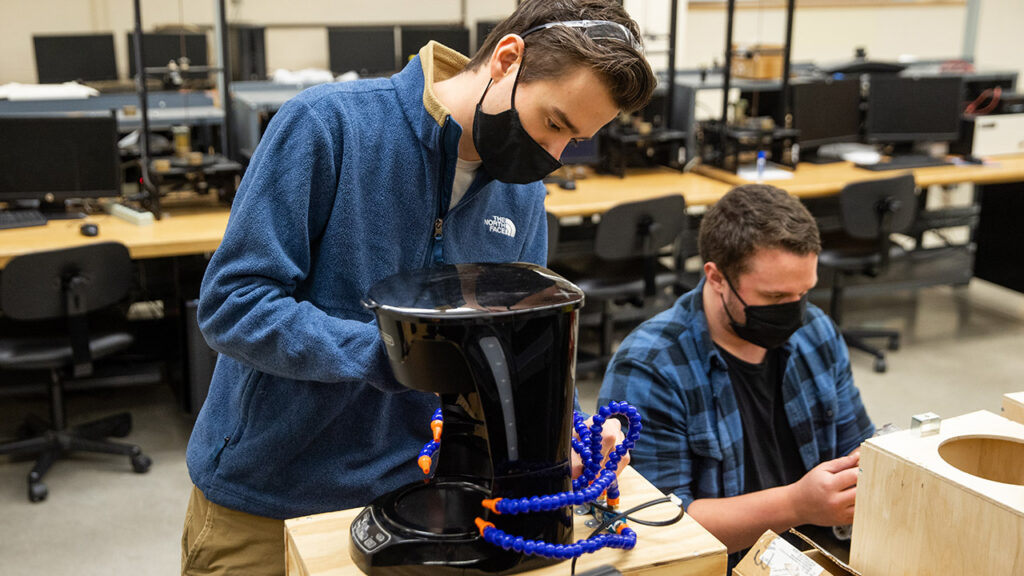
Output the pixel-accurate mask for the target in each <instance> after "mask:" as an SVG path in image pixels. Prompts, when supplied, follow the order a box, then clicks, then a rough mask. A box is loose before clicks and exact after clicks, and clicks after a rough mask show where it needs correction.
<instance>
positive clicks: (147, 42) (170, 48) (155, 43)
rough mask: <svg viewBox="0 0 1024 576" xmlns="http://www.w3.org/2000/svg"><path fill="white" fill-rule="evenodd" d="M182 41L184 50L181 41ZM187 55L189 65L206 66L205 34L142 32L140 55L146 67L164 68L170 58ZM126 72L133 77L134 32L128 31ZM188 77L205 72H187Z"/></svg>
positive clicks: (203, 75) (204, 75) (204, 74)
mask: <svg viewBox="0 0 1024 576" xmlns="http://www.w3.org/2000/svg"><path fill="white" fill-rule="evenodd" d="M183 42H184V52H183V51H182V48H183V46H182V43H183ZM182 56H187V57H188V60H189V65H191V66H207V65H208V60H207V55H206V34H184V35H181V34H174V33H167V34H157V33H150V32H144V33H143V34H142V57H143V58H145V60H146V62H145V67H146V68H165V67H167V63H168V62H170V61H171V60H178V59H179V58H181V57H182ZM128 74H129V75H130V76H132V77H133V78H134V77H135V44H134V34H132V33H131V32H129V33H128ZM187 76H188V77H197V76H202V77H206V76H207V74H206V73H205V72H202V73H192V74H188V75H187Z"/></svg>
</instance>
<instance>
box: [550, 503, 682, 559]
mask: <svg viewBox="0 0 1024 576" xmlns="http://www.w3.org/2000/svg"><path fill="white" fill-rule="evenodd" d="M667 502H671V503H673V504H676V505H677V506H679V513H678V514H676V516H675V518H672V519H670V520H639V519H637V518H632V517H630V515H631V514H636V513H637V512H639V511H641V510H643V509H645V508H650V507H652V506H657V505H658V504H665V503H667ZM590 505H591V506H593V507H594V508H597V509H598V510H601V511H602V512H607V513H610V514H611V513H615V510H613V509H612V508H609V507H607V506H605V505H603V504H598V503H596V502H592V503H591V504H590ZM684 515H685V512H684V511H683V507H682V502H679V498H678V497H676V496H665V497H663V498H657V499H655V500H649V501H647V502H644V503H643V504H638V505H636V506H634V507H632V508H630V509H629V510H626V511H625V512H619V513H617V514H615V515H614V516H611V517H609V518H606V519H605V520H604V521H603V522H601V524H600V525H598V527H597V528H595V529H594V531H593V532H591V533H590V535H589V536H587V539H588V540H589V539H590V538H593V537H594V536H596V535H597V534H599V533H601V532H603V531H604V530H607V529H608V527H609V526H611V525H612V524H614V523H616V522H618V521H619V520H622V519H623V518H625V519H626V521H628V522H633V523H634V524H640V525H641V526H670V525H672V524H675V523H676V522H679V521H680V520H682V519H683V516H684ZM577 559H578V557H576V558H573V559H572V567H571V569H570V571H569V574H571V575H575V574H576V560H577Z"/></svg>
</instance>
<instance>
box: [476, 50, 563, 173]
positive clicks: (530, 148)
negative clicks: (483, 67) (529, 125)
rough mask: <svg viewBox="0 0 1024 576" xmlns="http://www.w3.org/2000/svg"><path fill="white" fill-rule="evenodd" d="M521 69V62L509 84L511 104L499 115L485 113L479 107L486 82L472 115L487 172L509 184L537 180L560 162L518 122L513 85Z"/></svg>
mask: <svg viewBox="0 0 1024 576" xmlns="http://www.w3.org/2000/svg"><path fill="white" fill-rule="evenodd" d="M522 70H523V64H522V62H520V64H519V70H518V71H516V79H515V81H514V82H513V83H512V107H511V108H509V109H508V110H505V111H504V112H499V113H498V114H486V113H485V112H483V110H481V108H480V107H481V106H482V105H483V102H484V96H486V95H487V91H488V90H490V88H491V81H490V80H489V81H488V82H487V88H484V93H483V95H481V96H480V101H479V102H477V104H476V114H475V115H474V116H473V145H474V146H476V152H477V154H479V155H480V160H481V161H483V164H484V169H486V170H487V173H488V174H490V175H491V176H493V177H494V178H496V179H497V180H500V181H502V182H505V183H508V184H528V183H530V182H536V181H537V180H540V179H541V178H544V177H545V176H547V175H548V174H551V173H552V172H554V171H555V170H557V169H558V168H559V167H560V166H561V165H562V163H561V162H559V161H558V160H557V159H556V158H555V157H554V156H552V155H551V154H548V151H547V150H545V149H544V147H543V146H541V145H540V144H537V141H536V140H534V139H533V138H531V137H530V134H529V133H527V132H526V129H525V128H523V124H522V123H521V122H520V121H519V112H517V111H516V86H517V85H518V84H519V73H520V72H522Z"/></svg>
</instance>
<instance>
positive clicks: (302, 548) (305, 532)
mask: <svg viewBox="0 0 1024 576" xmlns="http://www.w3.org/2000/svg"><path fill="white" fill-rule="evenodd" d="M619 487H620V489H621V491H622V503H621V507H622V509H623V510H625V509H628V508H631V507H633V506H636V505H637V504H642V503H644V502H647V501H648V500H653V499H656V498H661V497H662V496H663V494H662V493H661V492H659V491H658V489H657V488H655V487H654V486H652V485H651V484H650V483H649V482H648V481H647V480H646V479H645V478H644V477H643V476H641V475H640V474H639V473H637V472H636V471H635V470H633V469H632V468H628V467H627V468H626V469H625V470H624V471H623V473H622V475H621V476H620V478H619ZM678 510H679V509H678V508H676V507H675V506H673V505H672V504H659V505H658V506H654V507H652V508H648V509H646V510H644V511H642V512H640V513H638V514H637V516H638V517H639V518H644V519H651V520H657V519H667V518H671V517H673V516H674V515H675V514H676V513H677V512H678ZM361 511H362V509H352V510H344V511H341V512H328V513H326V514H317V515H315V516H305V517H302V518H293V519H291V520H285V523H284V532H285V564H286V566H287V574H288V576H300V575H301V576H314V575H315V576H361V575H362V572H361V571H360V570H359V568H357V567H356V565H355V564H353V563H352V560H351V558H349V555H348V545H349V524H350V523H351V522H352V520H353V519H354V518H355V517H356V515H357V514H359V512H361ZM587 518H591V517H590V516H586V517H583V516H577V517H576V524H575V526H574V533H575V538H576V539H577V540H579V539H580V538H584V537H586V536H587V535H588V534H590V532H591V529H590V528H587V527H586V526H585V525H584V522H585V521H586V519H587ZM630 527H631V528H633V530H635V531H636V534H637V544H636V547H635V548H634V549H633V550H630V551H626V550H611V549H607V548H606V549H604V550H600V551H598V552H595V553H594V554H584V555H583V556H581V557H580V559H579V561H577V563H576V573H577V574H579V573H581V572H586V571H587V570H590V569H592V568H596V567H598V566H602V565H607V564H610V565H612V566H615V567H616V568H618V569H619V571H620V572H622V573H623V574H635V575H639V574H643V576H654V575H657V574H665V575H669V574H673V575H692V576H724V575H725V571H726V565H727V563H728V559H727V557H726V550H725V545H723V544H722V543H721V542H719V541H718V540H717V539H716V538H715V537H714V536H712V535H711V533H710V532H708V531H707V530H705V529H704V528H703V527H702V526H701V525H700V524H698V523H697V522H696V521H695V520H694V519H693V518H690V517H689V516H684V517H683V519H682V520H680V521H679V522H678V523H676V524H673V525H671V526H666V527H661V528H659V527H652V526H640V525H638V524H631V525H630ZM570 562H571V561H570V560H566V561H564V562H560V563H558V564H555V565H552V566H548V567H546V568H542V569H540V570H535V571H532V572H529V573H528V574H539V575H555V574H558V575H565V574H568V573H569V563H570Z"/></svg>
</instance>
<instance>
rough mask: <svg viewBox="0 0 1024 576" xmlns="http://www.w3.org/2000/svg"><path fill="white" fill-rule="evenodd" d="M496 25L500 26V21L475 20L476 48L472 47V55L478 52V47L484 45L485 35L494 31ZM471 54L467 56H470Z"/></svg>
mask: <svg viewBox="0 0 1024 576" xmlns="http://www.w3.org/2000/svg"><path fill="white" fill-rule="evenodd" d="M498 24H501V20H477V21H476V46H475V47H474V48H475V49H474V53H475V52H476V51H478V50H480V47H481V46H483V45H484V40H486V39H487V35H488V34H490V33H491V30H494V29H495V28H496V27H497V26H498ZM472 55H473V54H467V56H472Z"/></svg>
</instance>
